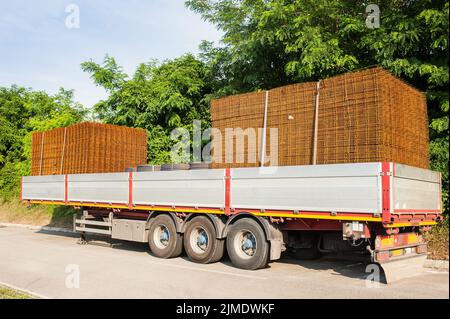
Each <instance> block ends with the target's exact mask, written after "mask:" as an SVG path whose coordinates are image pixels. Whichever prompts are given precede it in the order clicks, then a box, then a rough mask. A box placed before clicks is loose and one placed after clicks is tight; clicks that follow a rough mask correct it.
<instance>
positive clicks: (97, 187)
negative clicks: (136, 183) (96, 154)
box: [68, 173, 128, 204]
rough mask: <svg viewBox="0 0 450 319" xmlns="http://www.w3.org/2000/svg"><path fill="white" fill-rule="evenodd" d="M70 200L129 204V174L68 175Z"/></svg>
mask: <svg viewBox="0 0 450 319" xmlns="http://www.w3.org/2000/svg"><path fill="white" fill-rule="evenodd" d="M68 200H69V201H74V202H94V203H97V202H102V203H117V204H123V203H128V173H108V174H73V175H68Z"/></svg>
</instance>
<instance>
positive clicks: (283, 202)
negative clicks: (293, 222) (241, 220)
mask: <svg viewBox="0 0 450 319" xmlns="http://www.w3.org/2000/svg"><path fill="white" fill-rule="evenodd" d="M380 171H381V166H380V164H379V163H364V164H336V165H316V166H284V167H278V168H277V169H276V170H272V171H271V169H270V168H268V169H259V168H246V169H232V170H231V176H232V178H231V205H232V207H233V208H256V209H286V210H307V211H337V212H360V213H380V207H381V204H380V203H381V198H380V194H381V192H380V187H381V185H380Z"/></svg>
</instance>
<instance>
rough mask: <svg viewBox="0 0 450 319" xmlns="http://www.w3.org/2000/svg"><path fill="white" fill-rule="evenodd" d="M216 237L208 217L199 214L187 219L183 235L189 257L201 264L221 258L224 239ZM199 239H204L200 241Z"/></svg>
mask: <svg viewBox="0 0 450 319" xmlns="http://www.w3.org/2000/svg"><path fill="white" fill-rule="evenodd" d="M200 236H201V237H200ZM216 237H217V236H216V230H215V228H214V225H213V223H212V222H211V220H210V219H209V218H208V217H205V216H199V217H195V218H193V219H192V220H191V221H189V223H188V226H187V228H186V231H185V232H184V237H183V238H184V240H183V242H184V250H185V251H186V254H187V255H188V257H189V259H190V260H192V261H193V262H196V263H201V264H209V263H213V262H216V261H219V260H220V259H222V256H223V250H224V241H223V240H220V239H217V238H216ZM201 239H203V240H205V239H206V241H204V242H202V241H201ZM199 240H200V241H199Z"/></svg>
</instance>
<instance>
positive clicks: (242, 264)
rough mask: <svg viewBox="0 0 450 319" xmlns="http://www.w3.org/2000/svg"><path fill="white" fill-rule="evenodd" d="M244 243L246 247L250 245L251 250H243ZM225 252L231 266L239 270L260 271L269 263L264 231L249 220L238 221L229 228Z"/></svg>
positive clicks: (256, 223) (253, 221) (267, 245)
mask: <svg viewBox="0 0 450 319" xmlns="http://www.w3.org/2000/svg"><path fill="white" fill-rule="evenodd" d="M244 241H247V245H249V244H251V245H250V247H251V248H248V249H247V250H244V249H243V247H242V246H243V245H244V244H245V243H244ZM248 247H249V246H248ZM227 252H228V256H229V257H230V259H231V262H232V263H233V265H234V266H236V267H237V268H241V269H250V270H255V269H260V268H264V267H266V266H267V263H268V262H269V243H268V242H267V240H266V235H265V233H264V230H263V229H262V227H261V226H260V225H259V224H258V222H256V221H255V220H253V219H250V218H243V219H240V220H238V221H237V222H236V223H234V224H233V225H232V226H231V229H230V232H229V233H228V236H227Z"/></svg>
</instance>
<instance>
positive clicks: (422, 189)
mask: <svg viewBox="0 0 450 319" xmlns="http://www.w3.org/2000/svg"><path fill="white" fill-rule="evenodd" d="M394 165H395V176H394V179H393V196H394V209H414V210H417V209H418V210H427V209H429V210H439V209H441V207H440V202H441V200H440V174H439V173H438V172H433V171H430V170H426V169H421V168H416V167H411V166H407V165H402V164H394Z"/></svg>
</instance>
